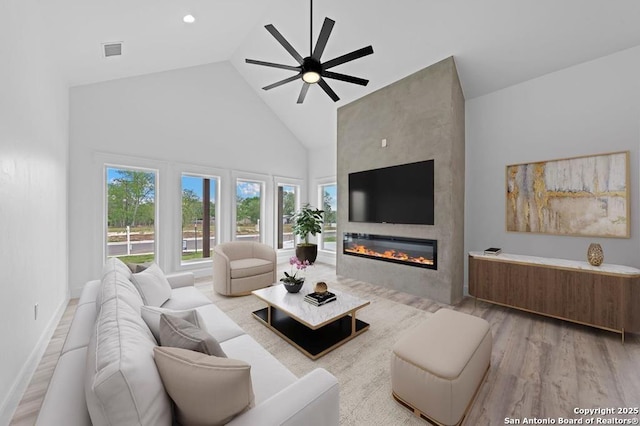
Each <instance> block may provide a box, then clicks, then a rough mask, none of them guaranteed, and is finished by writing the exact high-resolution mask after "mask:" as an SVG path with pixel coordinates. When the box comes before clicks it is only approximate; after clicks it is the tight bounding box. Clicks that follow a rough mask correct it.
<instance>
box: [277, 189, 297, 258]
mask: <svg viewBox="0 0 640 426" xmlns="http://www.w3.org/2000/svg"><path fill="white" fill-rule="evenodd" d="M277 197H278V200H277V203H276V206H277V210H276V231H277V234H276V235H277V237H278V244H277V247H278V248H279V249H292V248H294V247H295V236H294V235H293V231H292V226H293V223H292V221H291V218H292V216H293V214H294V213H295V212H296V208H297V206H298V187H297V186H294V185H285V184H278V193H277Z"/></svg>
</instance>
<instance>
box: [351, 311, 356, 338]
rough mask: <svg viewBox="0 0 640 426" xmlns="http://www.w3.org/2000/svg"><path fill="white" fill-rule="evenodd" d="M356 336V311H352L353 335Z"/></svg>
mask: <svg viewBox="0 0 640 426" xmlns="http://www.w3.org/2000/svg"><path fill="white" fill-rule="evenodd" d="M355 334H356V311H351V335H352V336H353V335H355Z"/></svg>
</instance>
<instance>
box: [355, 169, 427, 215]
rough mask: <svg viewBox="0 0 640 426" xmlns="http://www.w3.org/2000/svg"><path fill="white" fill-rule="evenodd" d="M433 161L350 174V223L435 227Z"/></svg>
mask: <svg viewBox="0 0 640 426" xmlns="http://www.w3.org/2000/svg"><path fill="white" fill-rule="evenodd" d="M433 173H434V168H433V160H427V161H420V162H417V163H410V164H402V165H399V166H391V167H384V168H382V169H374V170H366V171H363V172H355V173H349V221H350V222H371V223H398V224H414V225H433V216H434V212H433V209H434V206H433Z"/></svg>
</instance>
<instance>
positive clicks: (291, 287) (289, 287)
mask: <svg viewBox="0 0 640 426" xmlns="http://www.w3.org/2000/svg"><path fill="white" fill-rule="evenodd" d="M303 285H304V280H302V282H300V283H298V284H289V283H284V288H286V289H287V291H288V292H289V293H297V292H299V291H300V289H301V288H302V286H303Z"/></svg>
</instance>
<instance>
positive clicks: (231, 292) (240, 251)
mask: <svg viewBox="0 0 640 426" xmlns="http://www.w3.org/2000/svg"><path fill="white" fill-rule="evenodd" d="M276 273H277V262H276V251H275V250H274V249H273V248H272V247H270V246H268V245H266V244H262V243H257V242H253V241H230V242H228V243H222V244H218V245H217V246H215V247H214V249H213V289H214V290H215V291H217V292H218V293H220V294H223V295H225V296H242V295H246V294H249V293H251V291H253V290H257V289H259V288H263V287H268V286H270V285H271V284H273V283H275V282H276V281H277V279H276Z"/></svg>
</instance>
